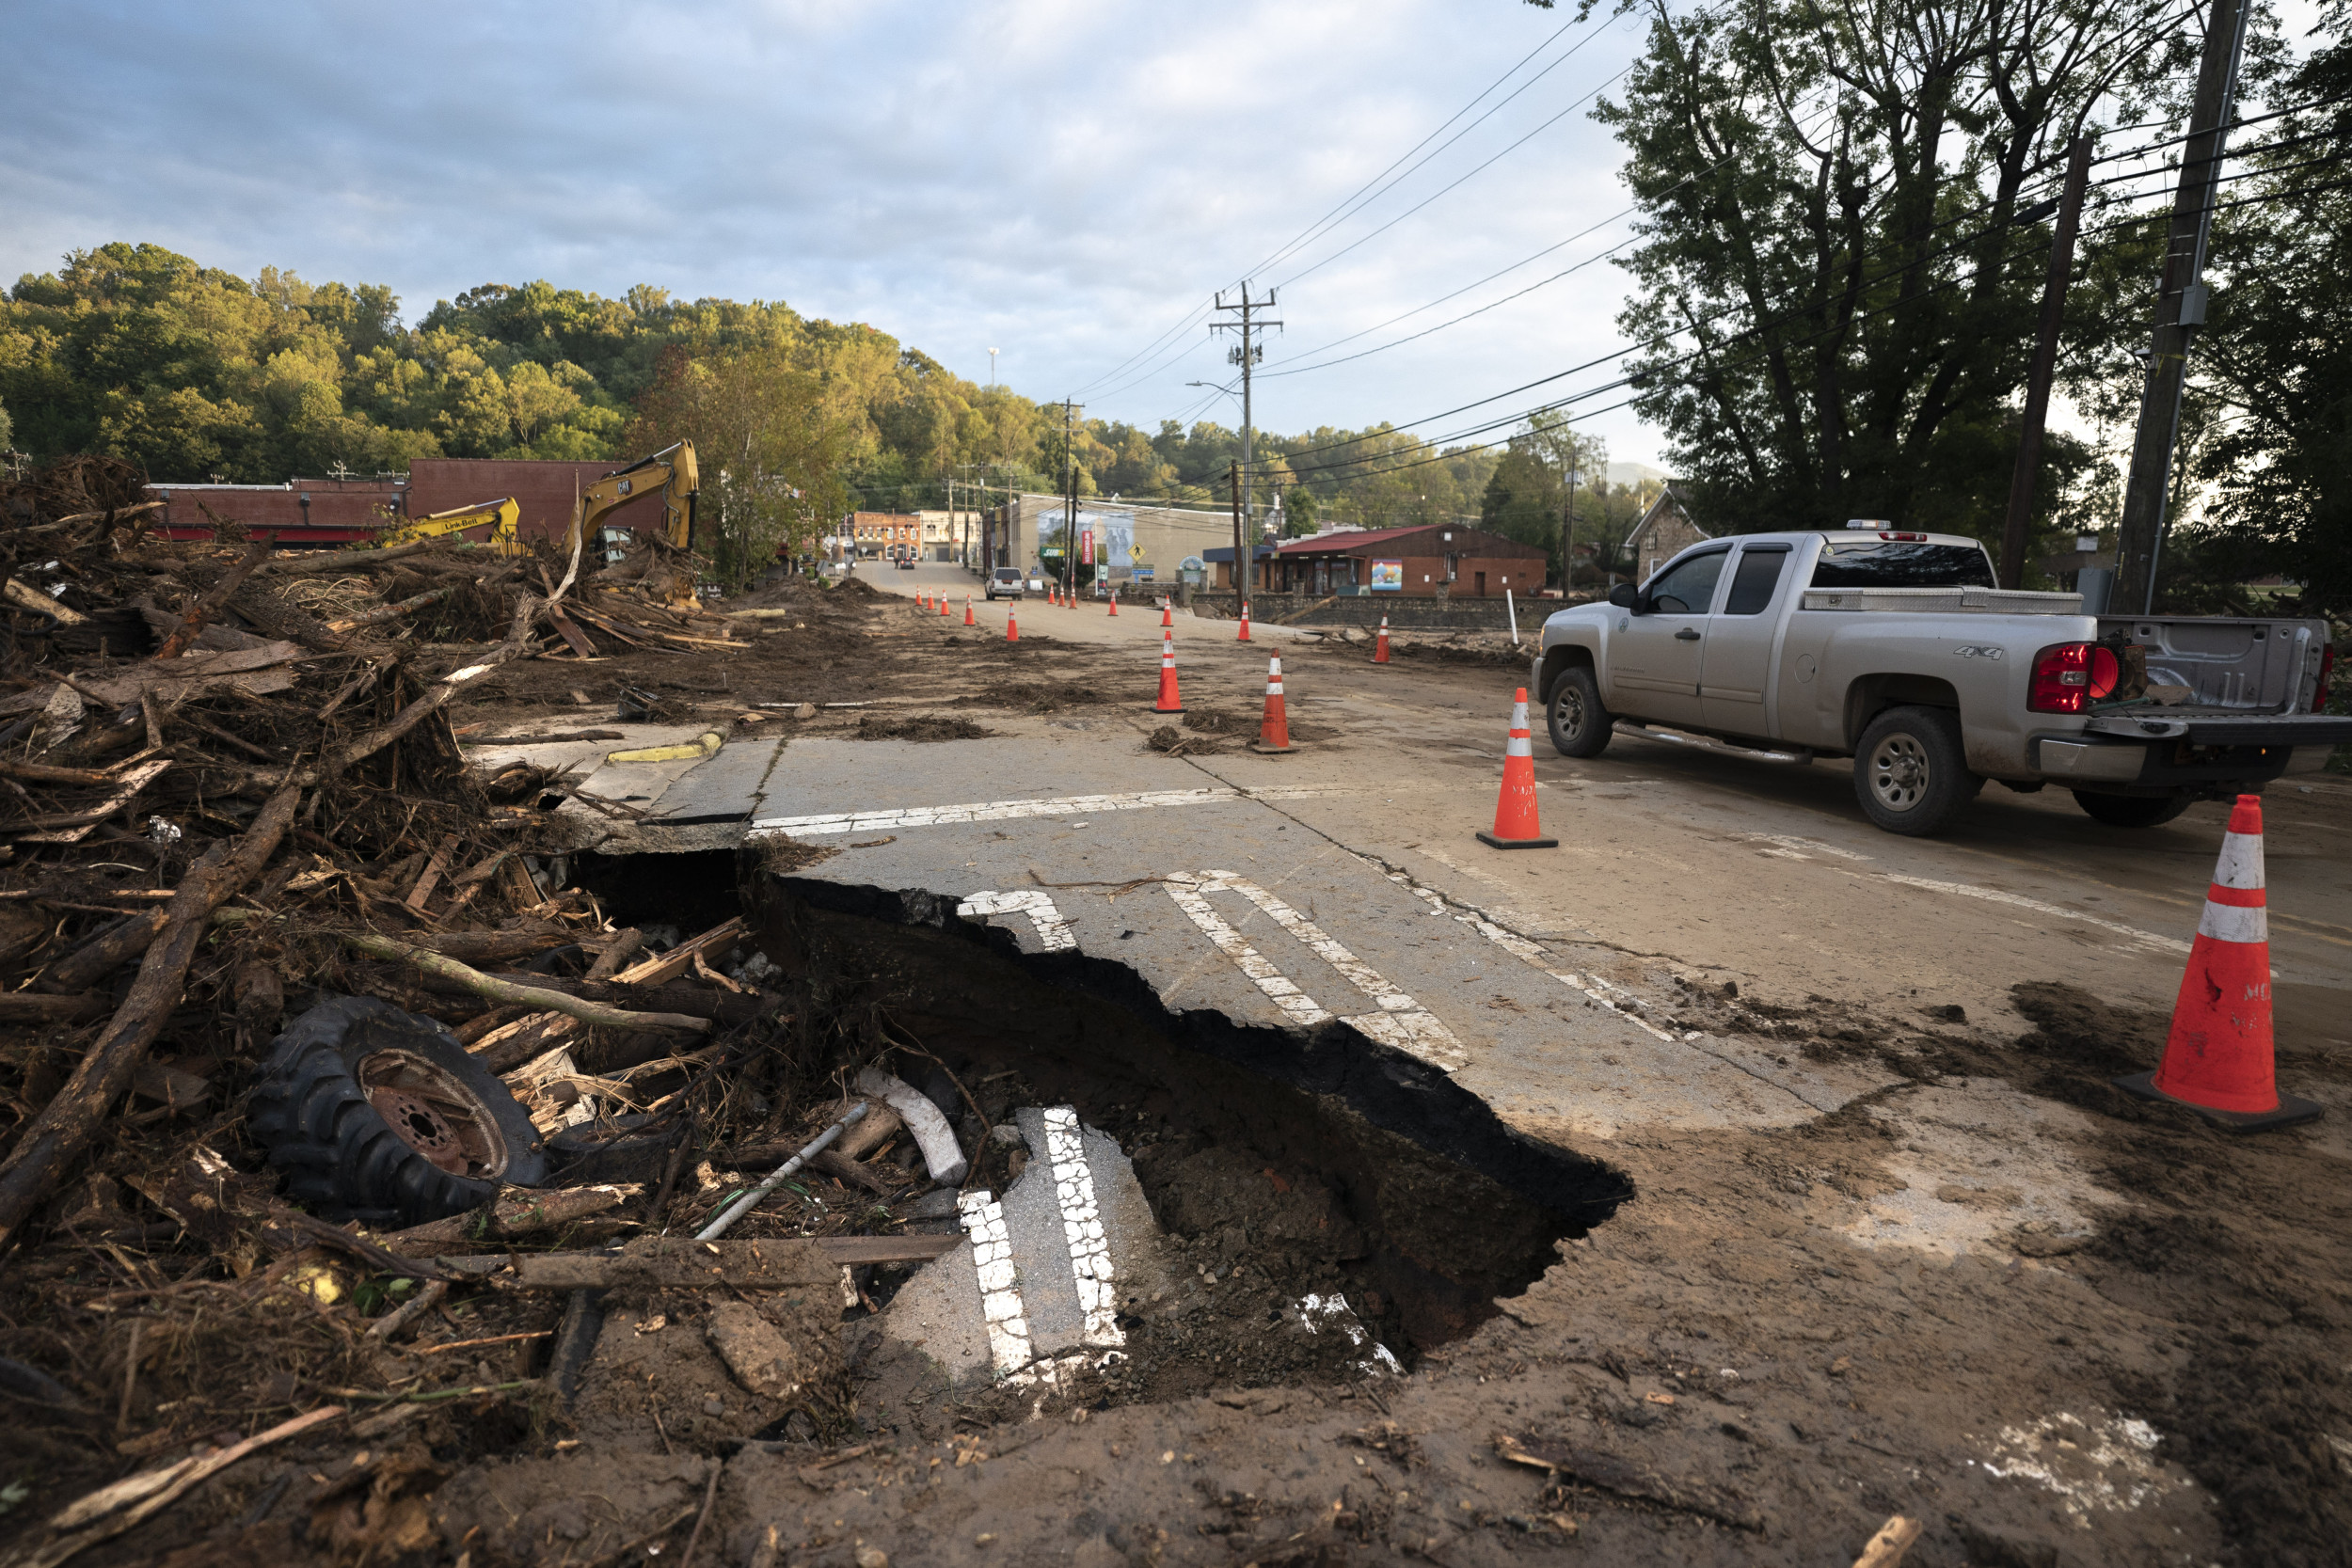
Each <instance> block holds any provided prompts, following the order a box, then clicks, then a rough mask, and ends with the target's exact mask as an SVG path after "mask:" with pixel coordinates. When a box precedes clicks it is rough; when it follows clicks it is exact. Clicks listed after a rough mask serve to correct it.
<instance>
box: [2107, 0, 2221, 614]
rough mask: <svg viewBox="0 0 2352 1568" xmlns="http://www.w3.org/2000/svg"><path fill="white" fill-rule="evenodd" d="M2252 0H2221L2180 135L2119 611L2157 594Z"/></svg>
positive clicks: (2124, 536) (2121, 562)
mask: <svg viewBox="0 0 2352 1568" xmlns="http://www.w3.org/2000/svg"><path fill="white" fill-rule="evenodd" d="M2248 10H2249V5H2248V0H2213V7H2212V9H2211V10H2210V11H2209V12H2208V13H2207V16H2208V20H2207V24H2206V28H2205V52H2204V56H2203V58H2202V59H2201V61H2200V62H2199V64H2198V68H2197V97H2196V101H2195V103H2194V104H2193V106H2192V107H2191V109H2190V111H2189V122H2188V130H2189V134H2188V139H2187V140H2186V141H2185V142H2184V143H2182V145H2181V182H2180V186H2179V188H2178V189H2176V190H2175V191H2174V193H2173V197H2172V225H2171V230H2170V232H2169V235H2168V236H2167V241H2166V244H2165V247H2164V267H2163V271H2162V273H2161V274H2160V275H2159V277H2158V280H2157V284H2156V325H2155V334H2154V338H2153V341H2152V342H2151V343H2150V345H2149V349H2148V380H2147V384H2146V386H2145V387H2144V388H2142V390H2141V392H2140V398H2139V424H2138V427H2137V430H2136V431H2135V432H2134V434H2133V437H2132V466H2131V470H2130V472H2129V474H2128V476H2127V477H2126V479H2125V482H2124V487H2123V518H2122V529H2121V531H2120V532H2121V537H2120V538H2119V539H2118V541H2117V543H2116V552H2115V553H2116V561H2115V593H2114V596H2113V598H2112V599H2111V600H2110V602H2109V603H2108V606H2107V609H2108V610H2109V611H2110V612H2118V613H2123V614H2132V615H2145V614H2146V613H2148V611H2149V610H2151V609H2152V608H2153V604H2154V600H2155V594H2156V552H2157V549H2158V548H2159V547H2160V546H2161V545H2162V544H2163V540H2164V521H2165V511H2166V506H2165V502H2166V499H2167V491H2168V490H2169V486H2170V480H2171V474H2172V450H2173V446H2174V444H2175V443H2176V442H2177V441H2178V440H2179V438H2180V433H2181V388H2182V384H2183V382H2184V381H2185V379H2186V377H2187V372H2188V349H2189V344H2190V343H2191V342H2192V341H2195V339H2196V336H2197V329H2198V328H2199V327H2201V326H2202V325H2204V324H2205V285H2204V283H2203V281H2202V275H2203V273H2204V270H2205V239H2206V235H2207V233H2208V231H2209V230H2211V229H2212V227H2213V200H2214V188H2215V182H2217V180H2218V179H2219V177H2220V174H2221V157H2222V152H2223V150H2224V147H2225V144H2226V143H2227V141H2228V132H2227V131H2226V130H2225V129H2224V127H2226V126H2227V124H2228V123H2229V119H2230V113H2231V107H2232V103H2233V101H2234V99H2235V98H2236V96H2237V67H2238V57H2239V55H2241V54H2242V53H2243V52H2244V50H2245V45H2246V18H2247V13H2248Z"/></svg>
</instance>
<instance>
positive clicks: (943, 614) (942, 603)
mask: <svg viewBox="0 0 2352 1568" xmlns="http://www.w3.org/2000/svg"><path fill="white" fill-rule="evenodd" d="M939 618H940V619H941V620H943V621H944V620H946V618H947V595H946V594H941V595H940V596H939Z"/></svg>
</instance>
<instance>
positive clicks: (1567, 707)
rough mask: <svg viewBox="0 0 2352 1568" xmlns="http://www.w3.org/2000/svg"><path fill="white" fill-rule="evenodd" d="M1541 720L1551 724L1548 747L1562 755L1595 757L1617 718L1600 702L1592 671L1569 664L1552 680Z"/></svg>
mask: <svg viewBox="0 0 2352 1568" xmlns="http://www.w3.org/2000/svg"><path fill="white" fill-rule="evenodd" d="M1544 721H1545V722H1546V723H1548V724H1549V725H1550V726H1551V749H1552V750H1553V751H1555V752H1559V753H1560V754H1561V755H1562V756H1564V757H1597V756H1598V755H1600V754H1601V752H1605V751H1607V750H1608V749H1609V737H1610V736H1612V735H1613V734H1615V733H1616V722H1617V721H1615V720H1614V719H1613V718H1612V717H1610V713H1609V710H1608V709H1607V708H1605V707H1603V706H1601V705H1600V688H1599V686H1597V684H1595V682H1594V680H1593V673H1592V672H1591V671H1590V670H1587V669H1585V668H1584V667H1583V666H1582V665H1581V664H1579V665H1571V666H1569V667H1568V668H1567V669H1565V670H1564V671H1562V672H1561V673H1560V678H1559V679H1558V680H1556V681H1553V682H1552V683H1551V695H1550V696H1549V698H1547V699H1546V700H1545V703H1544Z"/></svg>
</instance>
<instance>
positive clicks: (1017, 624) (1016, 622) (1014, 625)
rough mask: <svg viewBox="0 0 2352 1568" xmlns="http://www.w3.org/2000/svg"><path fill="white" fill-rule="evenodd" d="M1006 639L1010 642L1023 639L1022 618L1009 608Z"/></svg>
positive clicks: (1006, 620)
mask: <svg viewBox="0 0 2352 1568" xmlns="http://www.w3.org/2000/svg"><path fill="white" fill-rule="evenodd" d="M1005 641H1008V642H1018V641H1021V618H1020V617H1019V616H1017V615H1015V614H1014V613H1013V612H1012V611H1011V610H1006V611H1005Z"/></svg>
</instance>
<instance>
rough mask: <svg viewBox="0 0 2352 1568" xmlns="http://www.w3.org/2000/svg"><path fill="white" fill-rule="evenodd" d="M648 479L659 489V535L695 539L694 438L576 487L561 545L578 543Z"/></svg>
mask: <svg viewBox="0 0 2352 1568" xmlns="http://www.w3.org/2000/svg"><path fill="white" fill-rule="evenodd" d="M649 485H659V486H660V490H661V536H662V537H663V538H664V539H666V540H668V541H669V542H670V543H671V544H673V545H675V546H677V547H678V548H679V549H682V550H683V549H691V548H692V547H693V544H694V495H695V492H696V491H698V490H700V489H701V488H702V479H701V476H700V475H699V474H698V473H697V472H696V471H695V468H694V443H693V442H691V441H680V442H678V443H677V445H675V446H673V447H664V448H662V449H661V450H660V451H658V452H655V453H654V454H653V455H652V456H650V457H641V458H639V459H638V460H637V461H636V462H634V463H631V464H630V465H629V466H628V467H626V468H621V469H618V470H616V471H614V472H612V473H609V474H607V475H605V476H604V477H603V478H602V479H600V480H598V481H596V483H594V484H591V485H589V486H588V487H587V488H586V489H585V490H582V491H581V492H580V500H579V503H578V504H577V505H575V506H574V507H573V508H572V528H571V532H570V534H569V535H568V536H567V537H566V538H565V539H564V549H565V550H566V551H570V550H574V549H578V548H580V547H581V546H582V545H583V544H584V542H585V541H586V539H587V536H588V535H589V534H590V533H592V532H594V531H596V526H597V525H598V524H600V523H601V522H603V521H604V518H605V515H607V514H608V513H610V512H612V509H613V508H615V507H617V506H621V505H623V504H625V503H626V502H628V501H631V500H634V499H637V498H638V497H639V496H642V495H644V494H645V491H646V488H647V486H649Z"/></svg>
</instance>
